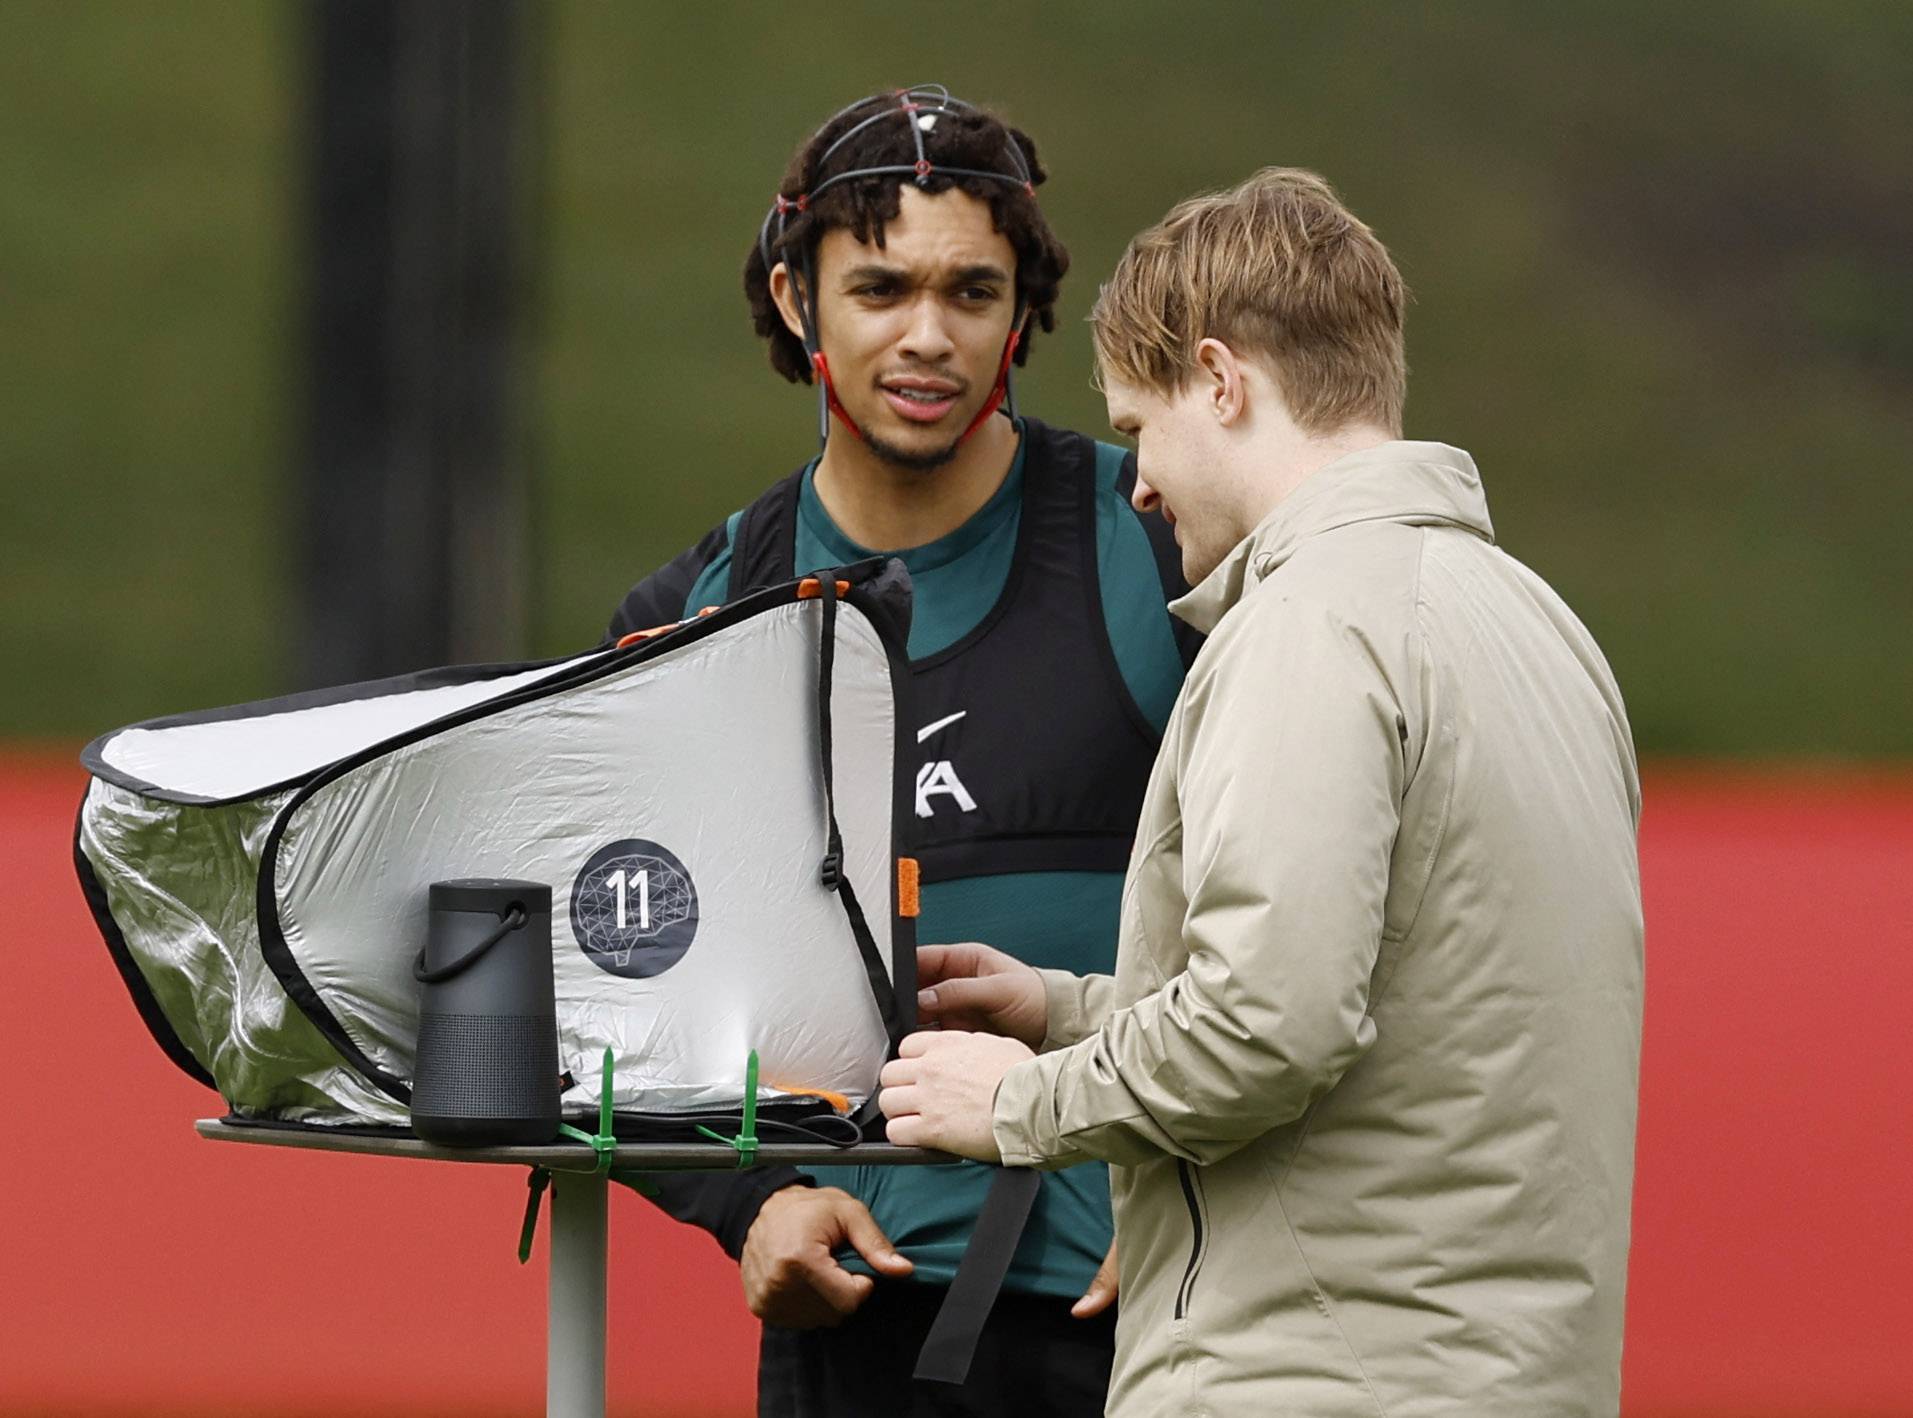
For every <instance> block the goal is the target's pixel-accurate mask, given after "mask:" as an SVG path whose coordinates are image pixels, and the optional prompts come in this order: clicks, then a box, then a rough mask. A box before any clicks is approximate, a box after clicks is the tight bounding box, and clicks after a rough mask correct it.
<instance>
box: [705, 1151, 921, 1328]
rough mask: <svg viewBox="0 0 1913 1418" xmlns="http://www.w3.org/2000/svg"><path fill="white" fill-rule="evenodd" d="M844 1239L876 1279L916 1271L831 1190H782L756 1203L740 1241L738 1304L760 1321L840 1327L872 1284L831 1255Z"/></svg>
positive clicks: (844, 1196)
mask: <svg viewBox="0 0 1913 1418" xmlns="http://www.w3.org/2000/svg"><path fill="white" fill-rule="evenodd" d="M845 1242H848V1243H849V1244H850V1245H852V1246H854V1247H856V1249H857V1253H858V1254H859V1255H861V1256H862V1257H863V1258H864V1259H865V1260H867V1261H869V1262H870V1265H871V1268H872V1269H874V1270H875V1271H876V1272H877V1273H878V1274H880V1275H892V1276H903V1275H908V1274H909V1273H910V1272H911V1271H912V1270H914V1269H915V1268H916V1267H915V1266H913V1265H911V1263H910V1262H909V1261H908V1260H905V1259H904V1258H903V1257H902V1256H900V1255H898V1254H897V1252H896V1251H895V1250H894V1249H892V1247H891V1245H890V1238H889V1237H888V1236H886V1235H884V1233H883V1231H882V1229H881V1228H880V1227H879V1226H878V1225H877V1222H876V1220H875V1218H873V1217H872V1216H871V1214H870V1210H869V1208H868V1207H866V1206H865V1205H864V1204H863V1203H862V1202H861V1201H858V1200H857V1198H856V1197H854V1196H852V1195H850V1193H849V1192H845V1191H839V1190H838V1189H837V1188H836V1187H805V1186H791V1187H784V1188H782V1189H781V1190H779V1191H774V1192H772V1193H771V1194H770V1195H769V1196H768V1197H766V1198H765V1199H764V1205H763V1207H762V1209H761V1210H759V1211H758V1213H757V1219H756V1220H755V1221H753V1222H751V1229H750V1230H749V1231H748V1232H746V1233H745V1236H744V1251H743V1254H742V1255H741V1256H740V1257H739V1258H738V1268H739V1270H740V1272H741V1273H742V1275H743V1279H744V1300H745V1303H747V1304H748V1305H749V1306H750V1307H751V1313H752V1314H754V1315H756V1316H757V1317H758V1318H759V1319H760V1320H763V1321H764V1323H766V1324H774V1325H781V1326H783V1327H784V1328H785V1329H817V1328H819V1327H822V1326H829V1325H837V1324H842V1323H843V1321H844V1318H845V1317H846V1316H847V1315H850V1314H851V1313H853V1312H854V1311H855V1310H856V1308H857V1307H858V1306H859V1305H861V1304H863V1302H864V1301H865V1300H867V1299H869V1298H870V1292H871V1291H872V1290H873V1289H875V1288H876V1282H875V1281H873V1280H872V1279H871V1278H870V1277H869V1276H868V1275H853V1274H852V1273H851V1272H850V1271H848V1270H845V1269H844V1268H843V1267H842V1266H841V1265H839V1264H837V1261H836V1259H835V1257H834V1256H833V1255H832V1254H831V1253H832V1252H833V1251H835V1250H836V1249H837V1247H838V1246H840V1245H843V1244H844V1243H845Z"/></svg>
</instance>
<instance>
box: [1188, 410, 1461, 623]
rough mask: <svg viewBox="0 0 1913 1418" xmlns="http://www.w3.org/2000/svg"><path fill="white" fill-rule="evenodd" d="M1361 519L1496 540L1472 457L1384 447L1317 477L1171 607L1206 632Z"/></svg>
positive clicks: (1429, 447)
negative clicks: (1288, 564) (1308, 546)
mask: <svg viewBox="0 0 1913 1418" xmlns="http://www.w3.org/2000/svg"><path fill="white" fill-rule="evenodd" d="M1357 522H1401V523H1404V524H1406V525H1408V526H1411V527H1438V526H1452V527H1460V528H1462V529H1463V530H1464V531H1469V532H1473V533H1474V534H1475V535H1476V536H1478V537H1480V538H1482V540H1484V541H1489V542H1492V541H1493V540H1494V539H1495V533H1494V527H1493V525H1492V524H1491V523H1490V522H1489V521H1488V499H1487V497H1486V496H1485V495H1484V494H1483V492H1482V490H1481V474H1480V473H1478V472H1476V471H1475V460H1474V459H1473V458H1471V457H1469V456H1468V455H1467V454H1466V453H1464V452H1463V451H1462V450H1461V449H1459V448H1450V447H1449V446H1448V445H1447V444H1446V443H1410V442H1406V441H1403V440H1397V441H1395V442H1393V443H1383V444H1379V445H1377V446H1376V447H1374V448H1364V449H1363V450H1362V451H1361V452H1359V453H1350V454H1348V455H1347V456H1346V457H1343V458H1337V459H1336V460H1335V461H1334V462H1333V463H1330V464H1329V465H1328V466H1327V467H1325V468H1322V469H1320V470H1318V471H1317V472H1315V473H1314V474H1312V475H1311V476H1310V477H1309V478H1308V479H1306V480H1305V481H1304V482H1303V483H1302V485H1301V486H1300V487H1298V488H1296V489H1295V491H1294V492H1292V493H1290V494H1289V495H1288V496H1287V497H1285V498H1283V499H1282V501H1281V502H1280V503H1278V504H1277V505H1276V508H1275V510H1274V511H1273V512H1271V513H1269V515H1268V516H1267V517H1264V518H1263V519H1262V521H1261V523H1260V524H1259V525H1258V526H1257V527H1256V529H1255V530H1254V531H1252V532H1250V533H1249V535H1248V536H1246V537H1244V538H1243V539H1242V540H1241V541H1240V542H1238V543H1237V544H1236V547H1235V550H1234V551H1232V552H1230V553H1229V554H1228V555H1227V556H1226V557H1224V558H1223V559H1222V564H1221V565H1220V566H1218V567H1216V569H1215V570H1214V571H1211V572H1210V573H1209V574H1208V575H1207V576H1205V577H1203V579H1202V583H1201V584H1200V585H1198V586H1197V587H1196V588H1195V589H1194V590H1193V591H1191V592H1190V593H1189V594H1188V595H1186V596H1184V597H1182V598H1181V599H1180V600H1176V601H1172V602H1171V603H1170V606H1169V609H1170V610H1171V611H1173V612H1174V613H1175V614H1176V615H1177V616H1179V617H1181V618H1182V619H1183V620H1185V621H1187V622H1188V623H1189V624H1190V625H1192V626H1194V627H1195V628H1196V629H1197V630H1199V631H1201V632H1202V633H1203V634H1204V635H1207V634H1208V633H1209V632H1211V631H1213V630H1214V629H1215V628H1216V624H1217V623H1218V622H1219V621H1220V620H1221V619H1222V617H1223V616H1224V615H1226V614H1227V613H1228V612H1229V610H1230V608H1231V607H1233V606H1234V605H1235V603H1236V602H1237V601H1239V600H1241V599H1242V598H1243V596H1245V595H1247V594H1248V593H1249V592H1250V591H1251V590H1253V589H1254V588H1255V587H1256V586H1258V585H1260V584H1261V583H1262V582H1263V581H1264V580H1265V579H1267V577H1268V576H1269V575H1270V574H1271V573H1272V572H1274V571H1275V569H1276V568H1277V567H1279V566H1281V565H1282V563H1283V562H1285V561H1287V560H1288V559H1289V558H1290V557H1291V556H1293V555H1294V554H1295V552H1296V551H1297V549H1298V548H1300V547H1301V545H1302V543H1303V542H1305V541H1307V540H1308V539H1309V538H1310V537H1313V536H1317V535H1319V534H1320V533H1322V532H1331V531H1334V530H1335V529H1336V528H1337V527H1347V526H1350V525H1352V524H1354V523H1357Z"/></svg>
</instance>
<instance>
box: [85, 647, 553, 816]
mask: <svg viewBox="0 0 1913 1418" xmlns="http://www.w3.org/2000/svg"><path fill="white" fill-rule="evenodd" d="M585 653H587V654H588V653H590V652H589V651H587V652H585ZM577 658H578V656H577V655H561V656H560V657H559V658H557V659H555V660H520V661H517V662H513V663H506V664H497V665H449V666H445V667H443V668H439V669H430V670H414V671H412V672H411V673H410V674H403V675H391V676H389V677H387V678H385V679H369V680H361V681H360V682H359V683H357V684H341V685H328V686H326V687H325V688H323V689H306V690H300V691H299V692H297V693H295V694H282V695H279V696H278V697H277V698H273V699H255V700H252V701H250V702H249V703H245V704H232V705H228V706H226V707H225V708H223V709H196V710H194V711H192V712H191V713H187V714H167V715H165V716H163V717H161V718H158V719H145V720H142V721H141V722H140V723H137V724H128V725H126V726H125V727H124V728H118V729H114V730H113V731H112V732H111V733H106V734H101V735H100V736H99V737H98V738H96V739H94V740H93V742H91V743H89V744H88V745H87V746H86V747H85V748H83V749H81V750H80V766H81V767H83V768H84V769H86V771H87V772H88V773H90V774H92V775H93V776H94V777H95V778H100V779H103V780H105V781H106V782H108V783H112V784H113V785H114V786H116V787H120V788H125V789H127V790H128V791H129V792H135V793H138V794H139V795H140V796H141V797H146V798H153V799H155V800H156V801H159V802H163V803H181V804H185V805H187V806H190V807H223V806H225V805H226V804H228V803H249V802H253V801H255V800H257V799H259V798H263V797H265V796H267V795H268V794H270V793H281V792H284V791H285V790H286V789H288V788H296V787H298V786H299V785H300V784H301V783H303V782H305V781H306V780H307V779H308V778H310V777H311V775H312V772H317V771H320V770H318V769H314V770H310V771H308V772H306V773H302V774H300V775H298V776H297V777H293V778H285V779H282V780H280V781H279V782H277V783H268V784H266V785H264V786H263V787H255V788H248V789H246V791H245V792H243V793H237V794H234V795H233V796H231V797H225V798H208V797H202V796H200V795H199V794H197V793H182V792H179V791H178V790H176V789H173V788H162V787H159V786H158V785H156V784H153V783H148V782H147V781H145V780H144V779H143V778H135V777H133V776H132V775H131V774H130V773H126V772H124V771H123V770H121V769H118V768H115V767H114V766H113V765H112V764H110V763H108V762H107V761H106V758H105V756H104V755H105V751H106V746H107V745H108V744H109V743H111V742H112V741H113V740H114V739H116V738H118V737H119V736H120V735H121V734H124V733H129V732H131V731H132V730H134V729H183V728H189V727H191V726H193V725H195V724H230V723H237V722H239V721H240V720H243V719H265V718H270V717H271V716H272V715H274V714H289V713H291V712H293V711H294V710H298V709H326V708H330V707H331V706H332V705H334V704H346V703H350V702H351V701H353V700H355V699H380V698H384V697H385V696H387V695H391V694H404V693H408V692H410V691H413V690H420V689H446V688H449V687H450V686H452V685H461V684H479V683H482V682H483V681H485V680H488V679H503V678H504V677H505V676H507V675H516V674H524V673H525V672H527V671H529V670H538V669H545V668H547V667H549V666H553V665H562V664H564V663H565V662H566V661H567V660H575V659H577ZM430 722H431V723H437V722H438V721H437V720H435V719H434V720H431V721H430Z"/></svg>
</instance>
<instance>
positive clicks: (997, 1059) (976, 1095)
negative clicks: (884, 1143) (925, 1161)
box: [877, 1032, 1035, 1162]
mask: <svg viewBox="0 0 1913 1418" xmlns="http://www.w3.org/2000/svg"><path fill="white" fill-rule="evenodd" d="M1034 1057H1035V1055H1034V1054H1033V1053H1032V1052H1031V1051H1030V1050H1029V1048H1028V1046H1026V1045H1024V1044H1020V1043H1018V1042H1017V1041H1016V1040H1014V1039H999V1038H995V1037H993V1036H991V1035H989V1034H964V1033H955V1032H952V1033H948V1034H939V1033H919V1034H912V1035H910V1036H909V1037H908V1038H906V1039H905V1040H904V1041H903V1043H902V1044H901V1045H900V1046H899V1047H898V1050H897V1057H896V1058H894V1059H892V1060H891V1061H890V1062H889V1063H887V1064H885V1065H884V1066H883V1073H882V1074H881V1075H880V1076H879V1078H880V1081H881V1083H882V1085H883V1092H882V1093H880V1094H879V1095H878V1098H877V1102H878V1106H880V1107H881V1108H882V1109H883V1112H884V1116H885V1117H887V1118H889V1119H890V1122H889V1124H888V1125H887V1126H886V1127H885V1128H884V1135H885V1136H886V1137H888V1138H889V1139H890V1140H891V1141H892V1142H894V1143H896V1144H897V1146H899V1147H935V1148H940V1149H941V1150H943V1151H945V1152H954V1153H956V1154H957V1155H958V1156H959V1157H974V1158H975V1159H976V1160H977V1161H979V1162H997V1161H1001V1160H1002V1154H1001V1153H999V1152H998V1151H997V1149H996V1135H995V1133H994V1132H992V1131H991V1127H990V1119H991V1110H992V1109H993V1107H994V1106H995V1103H996V1086H997V1084H999V1083H1001V1082H1002V1081H1003V1075H1004V1074H1006V1073H1008V1072H1009V1071H1010V1070H1011V1069H1013V1068H1015V1067H1016V1065H1018V1064H1019V1063H1022V1062H1023V1061H1024V1060H1025V1059H1030V1058H1034Z"/></svg>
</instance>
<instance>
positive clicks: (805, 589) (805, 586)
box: [797, 576, 850, 601]
mask: <svg viewBox="0 0 1913 1418" xmlns="http://www.w3.org/2000/svg"><path fill="white" fill-rule="evenodd" d="M823 594H824V583H823V582H821V581H819V580H818V579H817V578H816V577H815V576H806V577H805V578H804V579H803V580H802V581H799V582H798V583H797V599H798V600H800V601H814V600H816V599H817V597H819V596H821V595H823ZM837 594H838V595H840V596H846V595H849V594H850V583H849V582H848V581H839V582H838V583H837Z"/></svg>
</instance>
